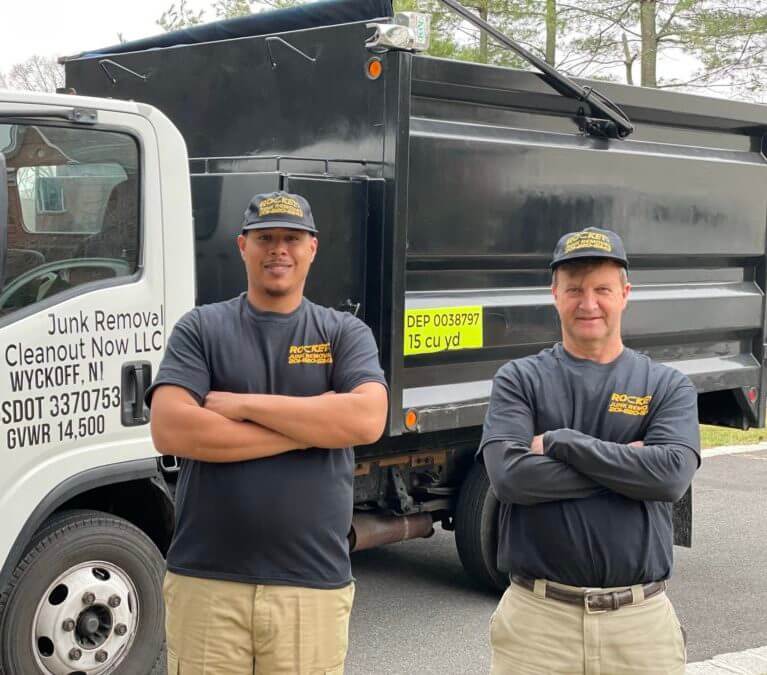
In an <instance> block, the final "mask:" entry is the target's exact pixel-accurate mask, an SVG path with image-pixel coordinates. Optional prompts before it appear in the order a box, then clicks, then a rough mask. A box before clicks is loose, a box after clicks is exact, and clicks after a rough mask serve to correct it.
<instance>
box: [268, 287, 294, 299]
mask: <svg viewBox="0 0 767 675" xmlns="http://www.w3.org/2000/svg"><path fill="white" fill-rule="evenodd" d="M291 290H292V289H290V288H285V289H283V288H266V287H264V293H266V294H267V295H268V296H269V297H270V298H283V297H285V296H286V295H290V293H291Z"/></svg>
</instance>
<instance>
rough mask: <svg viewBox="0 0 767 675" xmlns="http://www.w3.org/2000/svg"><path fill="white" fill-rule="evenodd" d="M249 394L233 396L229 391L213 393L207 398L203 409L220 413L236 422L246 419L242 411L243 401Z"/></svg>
mask: <svg viewBox="0 0 767 675" xmlns="http://www.w3.org/2000/svg"><path fill="white" fill-rule="evenodd" d="M244 396H247V394H232V393H231V392H228V391H211V392H209V393H208V395H207V396H206V397H205V402H204V403H203V407H204V408H205V409H206V410H210V411H212V412H214V413H218V414H219V415H222V416H223V417H226V418H227V419H230V420H233V421H235V422H242V421H243V420H244V419H245V416H244V415H243V410H242V405H241V404H242V399H243V397H244Z"/></svg>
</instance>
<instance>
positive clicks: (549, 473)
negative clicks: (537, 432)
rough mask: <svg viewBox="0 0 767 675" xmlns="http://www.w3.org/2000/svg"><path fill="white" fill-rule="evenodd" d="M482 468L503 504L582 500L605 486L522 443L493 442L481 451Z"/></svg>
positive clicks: (601, 490)
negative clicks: (537, 453)
mask: <svg viewBox="0 0 767 675" xmlns="http://www.w3.org/2000/svg"><path fill="white" fill-rule="evenodd" d="M482 457H483V458H484V460H485V468H486V469H487V475H488V477H489V478H490V485H491V487H492V488H493V492H494V493H495V496H496V497H497V498H498V499H499V500H500V501H501V502H504V503H506V504H521V505H526V506H529V505H531V504H541V503H544V502H553V501H559V500H562V499H583V498H584V497H591V496H592V495H595V494H597V493H599V492H603V491H604V487H602V486H601V485H599V484H598V483H596V482H595V481H593V480H591V479H590V478H588V477H587V476H584V475H583V474H581V473H579V472H578V471H576V470H575V469H573V468H572V467H569V466H567V465H566V464H564V463H563V462H560V461H558V460H556V459H552V458H551V457H546V456H544V455H536V454H533V453H531V452H530V451H529V449H528V448H527V447H525V446H519V445H516V444H514V443H511V442H509V441H492V442H490V443H488V444H487V445H486V446H485V447H484V449H483V451H482Z"/></svg>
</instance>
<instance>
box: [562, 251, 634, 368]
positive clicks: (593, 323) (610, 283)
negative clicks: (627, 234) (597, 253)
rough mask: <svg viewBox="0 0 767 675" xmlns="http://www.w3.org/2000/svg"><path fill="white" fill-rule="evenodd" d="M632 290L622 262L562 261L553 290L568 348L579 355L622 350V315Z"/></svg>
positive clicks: (564, 341)
mask: <svg viewBox="0 0 767 675" xmlns="http://www.w3.org/2000/svg"><path fill="white" fill-rule="evenodd" d="M630 290H631V284H629V283H628V281H627V279H626V272H625V270H624V269H623V267H621V266H620V265H619V264H616V263H613V262H609V261H606V262H594V261H588V262H577V263H564V264H562V265H560V266H559V267H558V268H557V270H556V273H555V275H554V281H553V283H552V287H551V291H552V293H553V295H554V304H555V306H556V308H557V312H558V313H559V318H560V321H561V323H562V341H563V344H564V346H565V348H566V349H568V351H571V352H573V353H575V354H576V355H577V354H584V353H585V354H593V353H595V352H601V351H607V352H609V351H614V350H616V349H617V350H620V349H621V348H622V340H621V316H622V315H623V310H624V309H626V304H627V302H628V296H629V291H630Z"/></svg>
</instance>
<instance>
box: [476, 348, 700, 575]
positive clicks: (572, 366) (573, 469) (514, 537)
mask: <svg viewBox="0 0 767 675" xmlns="http://www.w3.org/2000/svg"><path fill="white" fill-rule="evenodd" d="M541 433H544V434H545V435H544V449H545V454H544V455H535V454H532V453H531V452H530V451H529V448H530V443H531V440H532V437H533V436H534V435H537V434H541ZM637 440H641V441H643V443H644V444H645V445H644V447H634V446H629V445H628V444H629V443H631V442H632V441H637ZM480 452H481V454H482V456H483V457H484V461H485V465H486V467H487V471H488V475H489V477H490V482H491V485H492V488H493V491H494V492H495V494H496V495H497V496H498V498H499V499H500V501H501V502H502V506H501V515H500V530H499V555H498V562H499V567H500V568H501V569H503V570H505V571H510V572H515V573H518V574H523V575H525V576H529V577H535V578H546V579H551V580H554V581H560V582H562V583H567V584H573V585H578V586H603V587H604V586H620V585H628V584H633V583H640V582H647V581H652V580H656V579H664V578H667V577H668V576H670V574H671V568H672V563H673V547H672V537H673V534H672V529H671V517H672V502H674V501H676V500H677V499H679V498H680V497H681V496H682V495H683V494H684V492H685V491H686V489H687V487H688V486H689V484H690V481H691V480H692V476H693V474H694V472H695V470H696V469H697V467H698V465H699V462H700V457H699V454H700V441H699V432H698V416H697V394H696V392H695V389H694V387H693V386H692V384H691V383H690V382H689V380H688V379H687V378H686V377H685V376H684V375H682V374H681V373H680V372H678V371H676V370H673V369H671V368H668V367H665V366H661V365H659V364H656V363H653V362H652V361H651V360H650V359H648V358H647V357H645V356H643V355H641V354H638V353H637V352H635V351H633V350H631V349H628V348H626V349H624V351H623V353H622V354H621V355H620V357H618V358H617V359H616V360H615V361H613V362H612V363H609V364H599V363H595V362H592V361H586V360H582V359H576V358H574V357H572V356H570V355H569V354H568V353H567V352H566V351H565V350H564V349H563V348H562V346H561V345H556V346H555V347H553V348H552V349H546V350H543V351H542V352H540V353H539V354H537V355H536V356H533V357H528V358H525V359H519V360H516V361H512V362H509V363H507V364H506V365H505V366H503V367H502V368H501V369H500V370H499V371H498V373H497V374H496V378H495V380H494V384H493V393H492V396H491V401H490V408H489V410H488V414H487V418H486V420H485V428H484V434H483V439H482V443H481V445H480Z"/></svg>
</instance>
